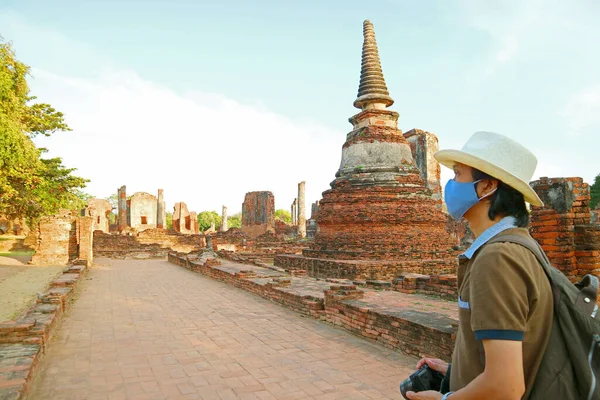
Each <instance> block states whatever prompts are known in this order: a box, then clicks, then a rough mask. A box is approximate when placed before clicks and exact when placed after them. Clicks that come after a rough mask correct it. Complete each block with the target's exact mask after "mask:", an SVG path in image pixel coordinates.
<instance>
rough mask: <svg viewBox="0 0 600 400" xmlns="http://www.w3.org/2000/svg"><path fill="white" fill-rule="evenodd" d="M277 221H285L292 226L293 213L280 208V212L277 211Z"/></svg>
mask: <svg viewBox="0 0 600 400" xmlns="http://www.w3.org/2000/svg"><path fill="white" fill-rule="evenodd" d="M275 219H278V220H280V221H283V222H285V223H286V224H291V223H292V213H290V212H289V211H288V210H284V209H283V208H280V209H279V210H276V211H275Z"/></svg>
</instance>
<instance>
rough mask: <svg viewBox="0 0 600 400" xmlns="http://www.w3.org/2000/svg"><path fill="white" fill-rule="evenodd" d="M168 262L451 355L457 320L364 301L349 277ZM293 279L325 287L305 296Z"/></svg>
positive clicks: (414, 348) (176, 257)
mask: <svg viewBox="0 0 600 400" xmlns="http://www.w3.org/2000/svg"><path fill="white" fill-rule="evenodd" d="M168 260H169V262H171V263H173V264H176V265H179V266H182V267H185V268H187V269H189V270H191V271H195V272H198V273H201V274H203V275H206V276H208V277H210V278H213V279H216V280H218V281H221V282H225V283H229V284H232V285H233V286H235V287H239V288H241V289H244V290H247V291H249V292H252V293H254V294H257V295H259V296H261V297H264V298H266V299H268V300H271V301H274V302H277V303H279V304H282V305H284V306H286V307H288V308H291V309H293V310H294V311H296V312H299V313H300V314H302V315H305V316H310V317H312V318H316V319H320V320H322V321H325V322H328V323H331V324H333V325H335V326H338V327H341V328H343V329H345V330H347V331H349V332H352V333H354V334H355V335H358V336H361V337H364V338H367V339H370V340H374V341H376V342H378V343H380V344H382V345H384V346H386V347H389V348H392V349H394V350H401V351H403V352H405V353H407V354H411V355H414V356H421V357H425V356H427V357H438V358H441V359H444V360H447V361H449V360H450V359H451V357H452V350H453V347H454V339H455V332H456V329H457V326H458V325H457V324H458V321H457V319H454V318H451V317H448V316H446V315H443V314H439V313H435V312H431V313H425V312H419V311H414V310H407V309H392V308H386V307H381V306H379V305H376V304H371V303H368V302H365V301H362V300H361V299H363V297H364V292H363V291H362V290H360V289H359V288H357V286H356V285H355V284H352V282H351V281H346V280H335V279H329V280H328V281H322V280H316V279H313V278H305V277H304V278H303V277H298V276H301V275H296V276H289V275H284V274H283V273H281V274H279V275H278V274H276V273H275V274H272V275H268V276H258V275H257V273H256V272H255V271H252V270H248V271H244V270H241V271H238V272H231V271H224V270H223V268H221V269H220V267H219V266H217V265H214V264H213V265H202V264H200V263H198V262H196V261H194V260H193V259H192V260H188V258H187V255H185V254H182V253H169V255H168ZM294 279H295V280H299V279H307V280H311V282H312V281H315V282H318V283H319V284H320V285H322V288H323V296H321V295H320V294H319V295H318V296H317V295H314V294H313V295H309V296H306V295H304V296H303V295H301V294H299V293H298V292H294V291H290V290H289V289H288V288H289V286H290V284H291V283H292V280H294ZM399 295H400V294H399Z"/></svg>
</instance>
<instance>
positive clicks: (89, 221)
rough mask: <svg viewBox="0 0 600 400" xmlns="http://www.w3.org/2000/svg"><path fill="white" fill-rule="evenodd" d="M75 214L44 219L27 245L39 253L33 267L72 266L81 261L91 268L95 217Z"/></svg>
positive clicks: (33, 259) (73, 212) (69, 212)
mask: <svg viewBox="0 0 600 400" xmlns="http://www.w3.org/2000/svg"><path fill="white" fill-rule="evenodd" d="M77 214H78V213H77V212H75V211H69V210H62V211H61V212H60V213H59V214H57V215H53V216H47V217H42V218H41V219H40V222H39V224H38V225H37V227H35V229H33V230H32V231H31V232H30V234H29V236H28V238H27V239H26V242H27V243H29V244H30V245H31V246H32V248H33V250H34V251H35V253H34V254H33V256H32V257H31V261H30V262H29V263H30V264H32V265H68V264H69V263H71V262H73V261H75V260H79V261H80V262H81V263H83V264H85V265H88V266H89V265H91V264H92V262H93V259H94V256H93V237H92V233H93V228H94V217H90V216H78V215H77Z"/></svg>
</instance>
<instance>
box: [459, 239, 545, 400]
mask: <svg viewBox="0 0 600 400" xmlns="http://www.w3.org/2000/svg"><path fill="white" fill-rule="evenodd" d="M504 234H512V235H520V236H525V237H530V236H529V232H528V231H527V229H524V228H514V227H509V228H505V230H503V231H501V232H500V233H498V234H497V235H496V236H499V235H504ZM488 240H489V239H488ZM458 294H459V314H458V316H459V328H458V333H457V336H456V343H455V347H454V354H453V357H452V369H451V372H450V375H451V376H450V389H451V390H452V391H456V390H459V389H461V388H463V387H465V386H467V385H468V384H469V383H470V382H471V381H472V380H474V379H475V378H476V377H477V376H478V375H480V374H481V373H482V372H483V371H484V368H485V352H484V348H483V342H482V341H483V340H486V339H489V340H519V341H522V342H523V371H524V373H525V387H526V390H525V395H524V396H523V399H526V398H527V397H528V396H529V393H530V391H531V388H532V386H533V382H534V379H535V376H536V373H537V371H538V368H539V366H540V363H541V361H542V356H543V354H544V351H545V349H546V345H547V343H548V340H549V337H550V329H551V327H552V318H553V302H552V301H553V300H552V292H551V289H550V282H549V280H548V277H547V276H546V274H545V272H544V270H543V268H542V266H541V265H540V264H539V263H538V261H537V259H536V257H535V256H534V255H533V254H532V253H531V252H530V251H529V250H528V249H526V248H524V247H523V246H520V245H518V244H514V243H491V244H489V245H486V244H483V245H482V246H481V247H479V248H478V249H477V250H476V251H475V252H474V254H472V257H471V258H470V259H469V258H467V257H465V256H464V255H463V256H461V257H460V258H459V267H458Z"/></svg>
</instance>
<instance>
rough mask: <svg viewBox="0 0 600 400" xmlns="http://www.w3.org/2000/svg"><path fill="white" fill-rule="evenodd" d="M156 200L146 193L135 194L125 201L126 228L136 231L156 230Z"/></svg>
mask: <svg viewBox="0 0 600 400" xmlns="http://www.w3.org/2000/svg"><path fill="white" fill-rule="evenodd" d="M157 215H158V199H157V198H156V196H153V195H151V194H150V193H146V192H137V193H134V194H133V196H131V198H130V199H129V200H127V226H129V227H130V228H132V229H135V230H137V231H143V230H145V229H154V228H156V221H157Z"/></svg>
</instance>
